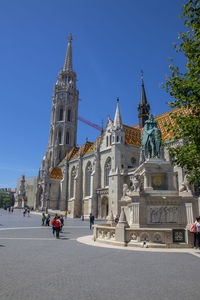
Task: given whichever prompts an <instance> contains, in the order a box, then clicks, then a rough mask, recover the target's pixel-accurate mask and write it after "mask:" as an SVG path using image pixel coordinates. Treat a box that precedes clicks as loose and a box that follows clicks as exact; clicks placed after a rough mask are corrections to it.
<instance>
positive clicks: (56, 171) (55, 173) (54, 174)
mask: <svg viewBox="0 0 200 300" xmlns="http://www.w3.org/2000/svg"><path fill="white" fill-rule="evenodd" d="M50 178H51V179H58V180H62V179H63V175H62V171H61V169H60V168H53V169H52V170H51V171H50Z"/></svg>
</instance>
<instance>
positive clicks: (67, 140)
mask: <svg viewBox="0 0 200 300" xmlns="http://www.w3.org/2000/svg"><path fill="white" fill-rule="evenodd" d="M69 142H70V135H69V131H67V132H66V144H67V145H68V144H69Z"/></svg>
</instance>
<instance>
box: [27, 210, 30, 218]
mask: <svg viewBox="0 0 200 300" xmlns="http://www.w3.org/2000/svg"><path fill="white" fill-rule="evenodd" d="M27 214H28V217H30V209H29V208H28V209H27Z"/></svg>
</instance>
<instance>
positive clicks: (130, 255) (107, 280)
mask: <svg viewBox="0 0 200 300" xmlns="http://www.w3.org/2000/svg"><path fill="white" fill-rule="evenodd" d="M0 224H1V226H0V299H1V300H9V299H14V300H33V299H37V300H46V299H48V300H51V299H53V300H54V299H56V300H65V299H74V300H79V299H81V300H90V299H92V300H93V299H97V300H104V299H109V300H112V299H113V300H114V299H115V300H118V299H123V300H132V299H133V300H135V299H141V300H143V299H145V300H146V299H154V300H157V299H158V300H160V299H162V300H163V299H182V300H183V299H187V300H188V299H195V298H197V297H199V294H200V285H199V280H198V278H199V270H200V259H199V258H198V257H195V256H193V255H190V254H180V253H145V252H140V251H124V250H119V249H108V248H100V247H92V246H88V245H84V244H81V243H78V242H77V241H76V238H77V237H80V236H84V235H89V234H90V233H91V232H90V230H89V223H88V221H84V222H82V221H80V220H69V219H68V220H67V221H66V222H65V227H64V233H63V234H61V239H60V240H56V239H55V238H53V235H52V232H51V229H50V228H48V227H43V226H41V217H40V216H38V215H31V217H30V218H28V217H25V218H24V217H23V215H22V212H21V211H17V210H15V211H14V213H13V214H9V213H8V212H6V211H4V210H0Z"/></svg>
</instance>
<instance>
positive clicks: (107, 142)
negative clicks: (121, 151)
mask: <svg viewBox="0 0 200 300" xmlns="http://www.w3.org/2000/svg"><path fill="white" fill-rule="evenodd" d="M106 147H108V136H107V137H106Z"/></svg>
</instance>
